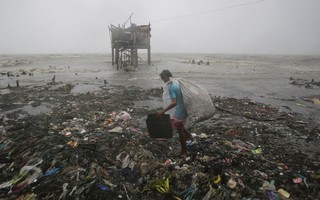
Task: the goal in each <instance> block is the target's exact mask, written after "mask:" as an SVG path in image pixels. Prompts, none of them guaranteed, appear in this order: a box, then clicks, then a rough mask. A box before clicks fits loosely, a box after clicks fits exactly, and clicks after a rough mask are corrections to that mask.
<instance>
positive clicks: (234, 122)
mask: <svg viewBox="0 0 320 200" xmlns="http://www.w3.org/2000/svg"><path fill="white" fill-rule="evenodd" d="M50 87H51V86H42V87H31V88H23V87H20V88H14V89H12V90H11V92H10V93H8V94H4V95H1V101H2V102H3V103H2V105H7V106H9V105H13V106H12V107H11V108H14V112H9V110H8V109H9V108H8V107H7V106H6V108H7V110H5V109H4V107H2V108H1V109H2V111H4V110H5V111H6V112H5V113H4V114H3V115H2V118H1V122H0V131H1V135H0V150H1V157H0V158H1V159H0V169H1V180H0V198H3V199H21V200H22V199H28V200H30V199H132V200H133V199H177V200H178V199H188V200H190V199H204V200H206V199H243V200H249V199H269V200H271V199H319V198H320V167H319V149H317V148H316V147H315V149H313V151H312V152H311V151H309V152H306V151H304V149H303V148H302V147H305V146H308V145H310V144H313V143H314V142H319V144H320V128H319V126H318V124H316V123H314V122H311V121H308V120H306V119H304V118H303V117H302V116H301V115H299V114H298V113H286V112H283V111H281V110H280V109H278V108H273V107H271V106H268V105H264V104H260V103H257V102H253V101H251V100H250V99H234V98H221V97H213V102H214V104H215V106H216V108H217V110H218V111H217V113H216V114H215V115H214V116H213V117H212V118H210V119H208V120H206V121H203V122H199V123H197V124H196V125H194V126H193V127H192V128H191V130H190V131H191V132H192V135H193V137H194V140H193V141H188V144H187V146H188V152H189V153H188V155H186V156H182V157H181V156H177V155H176V154H175V151H177V150H179V148H180V146H179V139H178V136H177V134H175V135H174V137H173V138H172V139H168V140H156V139H152V138H150V137H149V135H148V132H147V129H146V127H143V126H140V125H139V123H138V122H139V121H141V119H143V117H144V116H146V115H147V114H148V113H153V112H155V110H152V109H147V108H145V109H143V108H139V109H136V108H134V106H133V105H134V103H133V102H134V101H137V100H143V99H144V100H146V99H154V98H158V97H160V96H161V89H158V88H157V89H151V90H142V89H136V88H131V89H128V88H123V87H118V88H116V89H115V88H113V89H102V90H101V91H99V92H94V93H86V94H79V95H74V94H70V90H71V89H72V86H70V85H67V86H62V87H60V88H56V89H54V90H52V88H50ZM111 90H112V92H110V91H111ZM115 91H116V92H115ZM30 102H33V103H32V105H34V107H35V108H36V107H37V106H40V105H44V104H45V105H48V106H49V107H50V109H51V111H50V112H46V113H42V114H38V115H30V114H28V113H26V112H25V111H23V110H19V109H18V108H19V107H23V106H24V105H28V104H29V103H30ZM30 105H31V104H30Z"/></svg>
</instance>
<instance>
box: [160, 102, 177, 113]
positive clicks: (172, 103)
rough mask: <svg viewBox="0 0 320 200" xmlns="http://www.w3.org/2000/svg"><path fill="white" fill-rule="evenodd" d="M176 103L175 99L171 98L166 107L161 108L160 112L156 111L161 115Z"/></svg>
mask: <svg viewBox="0 0 320 200" xmlns="http://www.w3.org/2000/svg"><path fill="white" fill-rule="evenodd" d="M176 105H177V99H171V104H170V105H169V106H168V107H166V108H165V109H163V110H161V111H160V112H158V114H159V115H163V114H164V113H165V112H167V111H168V110H170V109H172V108H174V107H175V106H176Z"/></svg>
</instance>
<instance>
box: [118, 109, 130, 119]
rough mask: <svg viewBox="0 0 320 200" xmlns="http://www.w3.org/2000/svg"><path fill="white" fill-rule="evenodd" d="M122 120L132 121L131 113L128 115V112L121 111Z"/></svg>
mask: <svg viewBox="0 0 320 200" xmlns="http://www.w3.org/2000/svg"><path fill="white" fill-rule="evenodd" d="M120 118H121V119H122V120H124V121H126V120H130V119H131V116H130V114H129V113H127V112H126V111H121V112H120Z"/></svg>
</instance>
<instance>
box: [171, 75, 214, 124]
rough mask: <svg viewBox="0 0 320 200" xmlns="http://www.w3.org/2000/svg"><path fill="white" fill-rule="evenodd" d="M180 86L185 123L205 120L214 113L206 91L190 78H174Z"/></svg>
mask: <svg viewBox="0 0 320 200" xmlns="http://www.w3.org/2000/svg"><path fill="white" fill-rule="evenodd" d="M176 80H177V81H178V82H179V84H180V87H181V91H182V96H183V101H184V105H185V108H186V111H187V114H188V117H187V122H186V125H187V126H188V125H191V124H194V123H196V122H199V121H203V120H206V119H208V118H210V117H212V116H213V115H214V114H215V107H214V105H213V102H212V100H211V98H210V95H209V93H208V91H207V90H206V89H205V88H203V87H202V86H201V85H199V84H197V83H194V82H193V81H190V80H185V79H181V78H178V79H176Z"/></svg>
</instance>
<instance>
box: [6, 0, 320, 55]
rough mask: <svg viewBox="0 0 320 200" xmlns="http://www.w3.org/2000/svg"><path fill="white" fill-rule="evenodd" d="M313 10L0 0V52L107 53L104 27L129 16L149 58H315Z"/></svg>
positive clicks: (175, 2) (177, 0)
mask: <svg viewBox="0 0 320 200" xmlns="http://www.w3.org/2000/svg"><path fill="white" fill-rule="evenodd" d="M250 2H252V3H250ZM247 3H250V4H247ZM245 4H246V5H245ZM319 9H320V0H260V1H259V0H0V25H1V26H0V54H12V53H110V52H111V48H110V38H109V30H108V26H109V25H110V24H114V25H117V24H119V23H120V24H123V23H124V22H125V21H126V20H127V18H128V17H129V16H130V14H131V13H134V14H133V16H132V22H133V23H136V24H138V25H142V24H148V23H149V22H150V23H151V29H152V30H151V34H152V38H151V51H152V52H182V53H238V54H241V53H252V54H316V55H320V12H319Z"/></svg>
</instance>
